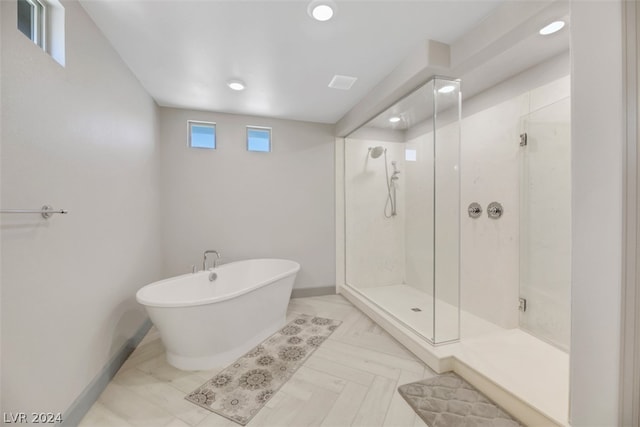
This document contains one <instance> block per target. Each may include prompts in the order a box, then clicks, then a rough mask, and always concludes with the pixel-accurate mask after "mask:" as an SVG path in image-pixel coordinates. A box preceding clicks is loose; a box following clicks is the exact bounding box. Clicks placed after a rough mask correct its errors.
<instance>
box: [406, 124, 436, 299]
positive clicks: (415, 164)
mask: <svg viewBox="0 0 640 427" xmlns="http://www.w3.org/2000/svg"><path fill="white" fill-rule="evenodd" d="M431 129H433V126H431ZM404 148H406V149H407V150H416V160H415V161H407V162H405V170H406V173H404V175H403V177H402V178H403V179H404V180H405V182H406V183H405V196H406V202H405V204H406V206H407V212H406V215H405V218H406V220H405V228H404V230H403V232H404V234H405V239H406V254H407V256H406V259H405V269H406V275H407V284H408V285H409V286H412V287H414V288H416V289H418V290H420V291H422V292H425V293H427V294H429V295H433V261H434V259H433V253H434V248H433V246H434V245H433V225H434V222H433V194H434V186H433V132H430V133H424V134H422V135H419V136H416V137H414V138H411V139H409V140H408V141H407V143H406V144H405V147H404Z"/></svg>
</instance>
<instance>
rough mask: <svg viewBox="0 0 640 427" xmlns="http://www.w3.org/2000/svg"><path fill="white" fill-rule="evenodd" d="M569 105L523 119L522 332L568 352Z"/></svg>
mask: <svg viewBox="0 0 640 427" xmlns="http://www.w3.org/2000/svg"><path fill="white" fill-rule="evenodd" d="M570 120H571V102H570V98H565V99H562V100H560V101H557V102H555V103H553V104H551V105H548V106H546V107H543V108H541V109H539V110H536V111H534V112H532V113H531V114H529V115H527V116H524V117H523V118H522V120H521V132H522V133H521V143H520V145H521V147H520V165H521V167H520V298H521V300H520V301H521V302H520V327H521V328H522V329H525V330H527V331H528V332H530V333H531V334H533V335H535V336H537V337H539V338H541V339H544V340H546V341H548V342H550V343H552V344H554V345H555V346H557V347H559V348H562V349H563V350H566V351H568V350H569V337H570V310H571V305H570V297H571V295H570V285H571V121H570Z"/></svg>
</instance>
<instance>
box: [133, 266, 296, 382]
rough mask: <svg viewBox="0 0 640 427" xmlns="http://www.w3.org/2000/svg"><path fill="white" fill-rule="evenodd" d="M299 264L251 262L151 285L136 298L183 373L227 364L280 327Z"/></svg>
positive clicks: (169, 360)
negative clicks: (212, 276)
mask: <svg viewBox="0 0 640 427" xmlns="http://www.w3.org/2000/svg"><path fill="white" fill-rule="evenodd" d="M298 270H300V264H298V263H297V262H294V261H289V260H284V259H252V260H246V261H237V262H232V263H229V264H223V265H220V266H219V267H217V268H216V269H214V270H213V272H214V273H216V275H217V278H216V279H215V280H214V281H209V275H210V274H211V271H201V272H198V273H195V274H184V275H182V276H177V277H173V278H170V279H166V280H161V281H159V282H155V283H151V284H149V285H146V286H145V287H143V288H142V289H140V290H139V291H138V292H137V294H136V299H137V300H138V302H139V303H140V304H142V305H144V306H145V309H146V310H147V313H148V314H149V317H150V318H151V321H152V322H153V323H154V325H155V326H156V327H157V328H158V331H159V332H160V337H161V339H162V342H163V343H164V346H165V348H166V350H167V361H168V362H169V363H170V364H171V365H173V366H175V367H176V368H178V369H182V370H205V369H211V368H214V367H217V366H222V365H225V364H228V363H230V362H232V361H233V360H235V359H236V358H238V357H239V356H241V355H243V354H244V353H246V352H247V351H249V350H250V349H252V348H253V347H255V346H256V345H257V344H259V343H260V342H262V340H264V339H265V338H267V337H268V336H269V335H271V334H273V333H274V332H275V331H277V330H278V329H279V328H281V327H282V326H284V324H285V320H286V314H287V305H288V304H289V298H290V297H291V290H292V288H293V282H294V280H295V278H296V274H297V272H298Z"/></svg>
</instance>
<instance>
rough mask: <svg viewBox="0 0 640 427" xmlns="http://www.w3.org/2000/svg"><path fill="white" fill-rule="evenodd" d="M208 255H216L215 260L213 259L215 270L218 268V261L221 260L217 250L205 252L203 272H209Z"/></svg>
mask: <svg viewBox="0 0 640 427" xmlns="http://www.w3.org/2000/svg"><path fill="white" fill-rule="evenodd" d="M208 254H215V256H216V257H215V258H214V259H213V268H216V267H217V266H218V260H219V259H220V252H218V251H215V250H212V249H210V250H206V251H204V259H203V260H202V270H203V271H206V270H207V255H208Z"/></svg>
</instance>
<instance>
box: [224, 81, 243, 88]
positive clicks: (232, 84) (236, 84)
mask: <svg viewBox="0 0 640 427" xmlns="http://www.w3.org/2000/svg"><path fill="white" fill-rule="evenodd" d="M227 86H229V87H230V88H231V89H233V90H244V89H245V87H247V86H246V85H245V84H244V82H243V81H242V80H229V81H228V82H227Z"/></svg>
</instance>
